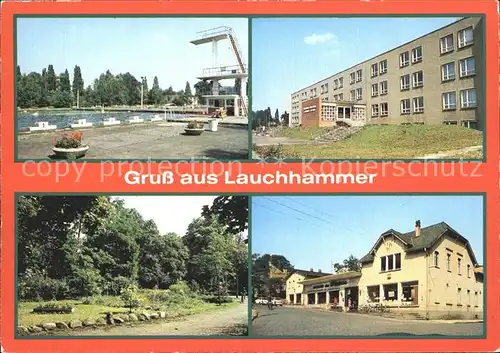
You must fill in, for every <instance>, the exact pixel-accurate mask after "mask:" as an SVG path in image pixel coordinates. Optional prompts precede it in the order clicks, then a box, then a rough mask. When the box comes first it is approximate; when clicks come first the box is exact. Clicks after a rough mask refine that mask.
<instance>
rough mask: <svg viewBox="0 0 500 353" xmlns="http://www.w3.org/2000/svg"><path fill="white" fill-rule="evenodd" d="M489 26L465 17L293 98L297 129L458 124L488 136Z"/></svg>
mask: <svg viewBox="0 0 500 353" xmlns="http://www.w3.org/2000/svg"><path fill="white" fill-rule="evenodd" d="M484 30H485V29H484V20H483V18H482V17H480V16H475V17H466V18H463V19H460V20H458V21H456V22H454V23H451V24H449V25H447V26H445V27H442V28H439V29H437V30H436V31H434V32H431V33H428V34H426V35H424V36H422V37H419V38H417V39H414V40H412V41H410V42H408V43H405V44H403V45H401V46H398V47H397V48H394V49H391V50H389V51H387V52H385V53H382V54H380V55H377V56H375V57H373V58H370V59H368V60H366V61H363V62H361V63H358V64H355V65H353V66H351V67H349V68H347V69H345V70H343V71H341V72H338V73H335V74H334V75H332V76H330V77H327V78H324V79H322V80H320V81H318V82H316V83H314V84H312V85H310V86H307V87H304V88H303V89H300V90H299V91H297V92H294V93H292V94H291V110H290V119H289V125H290V126H299V125H302V126H304V127H313V126H314V127H326V126H335V125H338V124H340V123H344V124H348V125H351V126H362V125H366V124H431V125H432V124H451V125H457V124H458V125H462V126H465V127H468V128H474V129H479V130H482V129H483V128H484V119H485V114H484V107H483V105H482V104H481V102H482V100H481V99H482V97H484V95H485V93H484V92H483V87H484V80H485V75H484V63H485V61H484Z"/></svg>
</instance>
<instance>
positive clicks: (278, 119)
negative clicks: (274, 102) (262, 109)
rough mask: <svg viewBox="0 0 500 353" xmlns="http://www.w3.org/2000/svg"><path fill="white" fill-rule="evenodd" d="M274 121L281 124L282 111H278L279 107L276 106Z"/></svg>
mask: <svg viewBox="0 0 500 353" xmlns="http://www.w3.org/2000/svg"><path fill="white" fill-rule="evenodd" d="M274 122H275V123H276V124H279V122H280V113H279V111H278V108H276V111H275V112H274Z"/></svg>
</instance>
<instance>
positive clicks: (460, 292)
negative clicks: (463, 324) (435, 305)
mask: <svg viewBox="0 0 500 353" xmlns="http://www.w3.org/2000/svg"><path fill="white" fill-rule="evenodd" d="M457 305H462V288H458V291H457Z"/></svg>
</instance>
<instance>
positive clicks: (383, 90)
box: [380, 80, 387, 95]
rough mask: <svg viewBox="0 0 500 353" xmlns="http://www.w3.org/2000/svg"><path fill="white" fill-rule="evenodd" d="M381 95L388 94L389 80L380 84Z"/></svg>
mask: <svg viewBox="0 0 500 353" xmlns="http://www.w3.org/2000/svg"><path fill="white" fill-rule="evenodd" d="M380 94H381V95H383V94H387V80H386V81H382V82H380Z"/></svg>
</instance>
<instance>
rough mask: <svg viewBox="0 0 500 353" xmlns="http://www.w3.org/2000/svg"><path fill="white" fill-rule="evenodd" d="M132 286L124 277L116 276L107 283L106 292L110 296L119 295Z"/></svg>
mask: <svg viewBox="0 0 500 353" xmlns="http://www.w3.org/2000/svg"><path fill="white" fill-rule="evenodd" d="M131 285H132V281H131V280H130V279H128V278H126V277H123V276H118V277H115V278H113V279H111V281H110V282H109V283H108V286H107V288H106V291H107V292H108V293H109V294H110V295H120V294H121V293H122V292H123V291H124V290H125V289H127V288H128V287H129V286H131Z"/></svg>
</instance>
